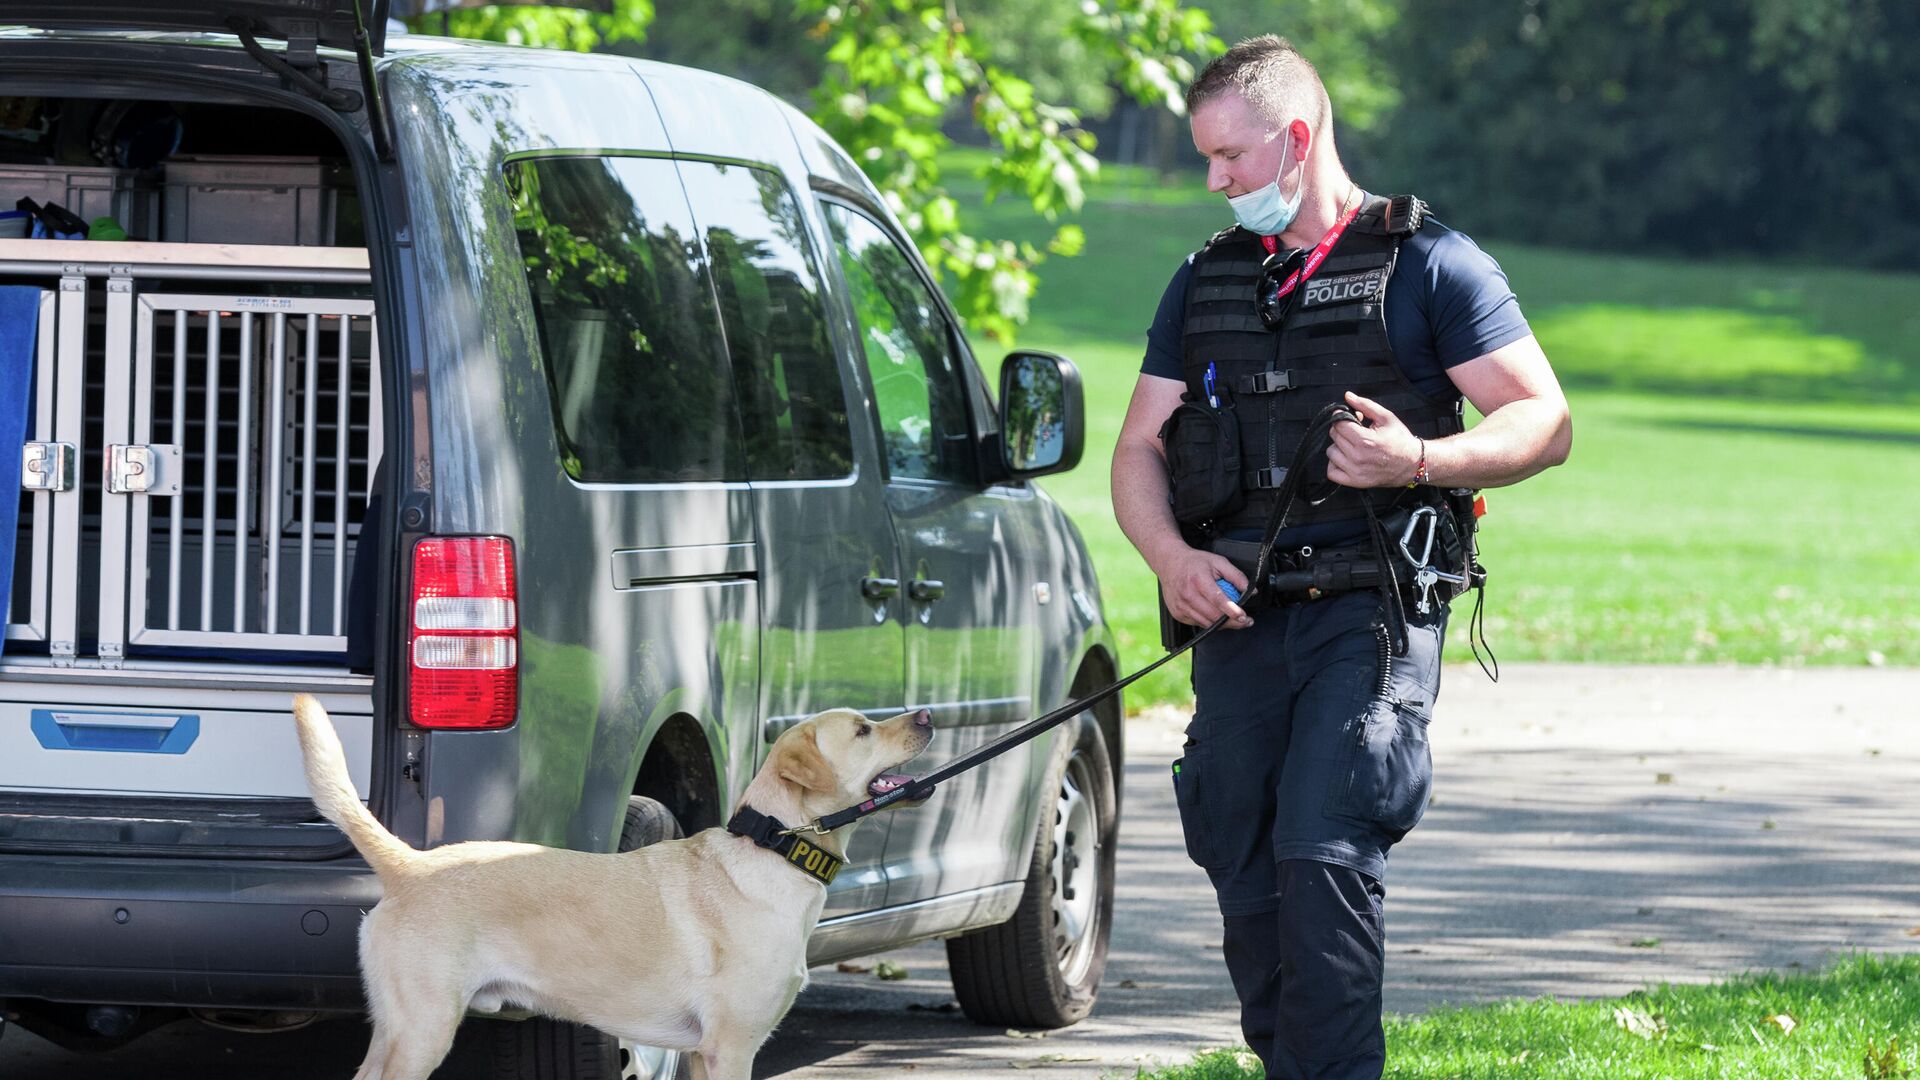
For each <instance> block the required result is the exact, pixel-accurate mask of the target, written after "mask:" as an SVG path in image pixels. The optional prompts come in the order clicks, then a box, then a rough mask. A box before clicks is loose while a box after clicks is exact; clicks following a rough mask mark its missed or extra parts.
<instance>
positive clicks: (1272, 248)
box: [1260, 205, 1360, 300]
mask: <svg viewBox="0 0 1920 1080" xmlns="http://www.w3.org/2000/svg"><path fill="white" fill-rule="evenodd" d="M1359 214H1360V207H1359V206H1357V205H1356V206H1355V207H1354V208H1353V209H1351V210H1349V211H1347V212H1346V215H1345V216H1343V217H1342V218H1341V219H1340V220H1339V221H1336V222H1334V223H1333V228H1331V229H1328V230H1327V235H1325V236H1323V237H1321V238H1320V242H1319V243H1318V244H1315V245H1314V246H1313V251H1312V253H1311V254H1309V255H1308V256H1307V261H1306V264H1305V265H1304V266H1302V267H1300V269H1298V270H1295V271H1294V272H1293V273H1291V274H1289V275H1287V280H1285V281H1283V282H1281V283H1280V291H1279V292H1277V293H1274V299H1276V300H1277V299H1279V298H1280V297H1282V296H1285V295H1287V294H1288V293H1290V292H1292V291H1293V290H1294V289H1295V288H1296V287H1298V286H1300V285H1302V284H1304V283H1305V282H1306V280H1307V279H1308V278H1310V277H1312V276H1313V272H1314V271H1315V270H1318V269H1320V264H1321V263H1323V262H1326V261H1327V253H1328V252H1329V251H1332V250H1333V245H1335V244H1337V243H1339V242H1340V234H1341V233H1344V232H1346V231H1347V223H1348V222H1351V221H1352V220H1353V219H1354V218H1355V217H1357V216H1359ZM1260 243H1261V244H1263V245H1265V246H1266V249H1267V254H1269V255H1274V254H1277V253H1279V251H1280V238H1279V237H1277V236H1263V237H1261V238H1260Z"/></svg>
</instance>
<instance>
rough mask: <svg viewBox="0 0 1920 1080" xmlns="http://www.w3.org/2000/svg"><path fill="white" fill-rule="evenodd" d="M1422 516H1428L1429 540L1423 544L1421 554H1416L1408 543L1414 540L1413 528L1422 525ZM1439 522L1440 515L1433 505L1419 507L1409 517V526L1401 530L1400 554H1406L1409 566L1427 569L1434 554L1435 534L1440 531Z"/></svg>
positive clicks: (1416, 568)
mask: <svg viewBox="0 0 1920 1080" xmlns="http://www.w3.org/2000/svg"><path fill="white" fill-rule="evenodd" d="M1422 517H1424V518H1426V522H1427V542H1426V543H1425V544H1424V545H1422V546H1421V548H1420V554H1419V555H1417V556H1416V555H1414V553H1413V552H1412V550H1410V549H1409V547H1408V545H1409V544H1411V543H1412V542H1413V530H1415V529H1417V528H1419V527H1420V519H1421V518H1422ZM1439 524H1440V515H1439V514H1438V513H1437V512H1435V510H1434V508H1433V507H1431V506H1422V507H1419V508H1417V509H1415V510H1414V511H1413V513H1412V515H1410V516H1409V517H1408V518H1407V527H1406V528H1404V529H1402V530H1400V554H1402V555H1404V556H1406V559H1407V565H1408V566H1411V567H1413V568H1414V569H1415V570H1424V569H1426V566H1427V560H1428V559H1429V558H1430V557H1431V556H1432V555H1433V535H1434V533H1435V532H1437V531H1439Z"/></svg>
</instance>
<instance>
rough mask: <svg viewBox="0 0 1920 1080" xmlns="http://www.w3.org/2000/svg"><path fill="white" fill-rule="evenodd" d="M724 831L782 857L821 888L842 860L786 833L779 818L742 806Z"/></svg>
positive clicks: (844, 861) (836, 870)
mask: <svg viewBox="0 0 1920 1080" xmlns="http://www.w3.org/2000/svg"><path fill="white" fill-rule="evenodd" d="M727 831H728V832H730V833H732V834H733V835H735V836H744V837H746V838H747V839H749V840H751V841H753V842H754V843H756V844H758V845H760V846H761V847H763V848H766V849H767V850H768V851H777V852H779V853H780V854H781V855H784V856H786V859H787V862H788V863H789V864H791V865H792V866H793V867H795V868H796V869H798V870H801V871H802V872H804V873H805V874H806V875H807V876H808V877H810V878H813V879H814V880H815V881H818V882H819V883H820V884H822V885H831V884H833V879H834V876H835V875H837V874H839V873H840V868H841V867H842V866H845V865H846V862H847V861H846V860H845V859H842V858H841V857H840V856H838V855H835V854H834V853H833V852H831V851H828V850H826V849H825V848H823V847H821V846H820V845H818V844H815V843H812V842H810V841H806V840H802V839H800V838H799V837H798V836H795V835H793V834H792V833H790V832H788V831H787V827H786V825H784V824H783V823H781V821H780V819H779V818H774V817H768V816H767V815H765V814H763V813H761V812H760V811H758V810H755V809H753V808H752V807H747V806H743V807H741V808H740V812H739V813H737V814H735V815H733V820H732V821H729V822H727Z"/></svg>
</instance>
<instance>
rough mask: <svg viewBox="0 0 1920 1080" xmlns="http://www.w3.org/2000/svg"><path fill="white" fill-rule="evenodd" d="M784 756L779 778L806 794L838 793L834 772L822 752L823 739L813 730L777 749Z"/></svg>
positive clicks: (781, 759) (807, 730)
mask: <svg viewBox="0 0 1920 1080" xmlns="http://www.w3.org/2000/svg"><path fill="white" fill-rule="evenodd" d="M776 749H777V750H778V752H779V753H780V763H779V766H778V772H777V775H778V776H779V777H780V779H782V780H785V781H787V782H788V783H791V784H793V785H795V786H797V787H799V788H801V789H803V790H806V791H824V792H831V791H833V790H834V783H833V770H832V769H831V768H829V767H828V765H827V758H826V755H825V754H822V753H821V752H820V738H819V735H818V734H817V733H815V731H814V730H813V728H812V727H808V728H807V729H806V730H805V731H803V732H801V733H800V734H799V735H798V736H796V737H794V738H792V739H788V740H787V741H786V742H785V743H784V744H782V745H781V746H779V747H777V748H776Z"/></svg>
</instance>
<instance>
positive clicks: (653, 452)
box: [506, 157, 747, 483]
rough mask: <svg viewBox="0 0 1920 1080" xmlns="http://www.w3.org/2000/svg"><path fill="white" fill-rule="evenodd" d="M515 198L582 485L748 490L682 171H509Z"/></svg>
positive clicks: (545, 163)
mask: <svg viewBox="0 0 1920 1080" xmlns="http://www.w3.org/2000/svg"><path fill="white" fill-rule="evenodd" d="M506 181H507V190H508V193H509V195H510V197H511V198H512V203H513V217H514V229H515V231H516V232H517V233H518V235H519V239H520V256H521V258H522V259H523V260H524V262H525V264H526V270H527V285H528V287H529V288H530V289H531V291H532V293H533V307H534V316H535V321H536V322H537V324H538V329H539V335H540V351H541V353H542V355H543V356H544V357H545V359H546V364H545V367H546V372H547V384H548V389H549V391H550V396H551V398H552V402H553V417H554V428H555V434H556V435H557V437H558V438H559V441H560V450H561V458H562V462H563V464H564V465H565V467H566V470H567V474H568V475H569V476H572V477H573V478H574V479H576V480H584V481H600V482H613V483H673V482H681V483H685V482H692V481H714V480H743V479H746V476H747V461H746V454H745V451H744V449H743V443H742V440H741V437H740V419H739V413H738V409H737V406H736V403H735V400H734V389H733V380H732V377H731V373H730V369H729V366H728V363H727V357H726V352H725V348H724V345H723V342H724V339H723V338H722V336H721V331H720V321H719V317H718V314H717V313H716V310H715V307H714V299H713V291H712V289H711V288H710V286H709V284H708V278H707V274H706V268H705V266H704V265H703V259H702V256H701V245H700V238H699V233H698V231H697V230H696V229H695V227H694V223H693V218H692V215H691V214H690V213H689V211H688V209H687V201H686V198H685V197H684V196H683V195H682V194H681V190H680V181H679V178H678V176H677V175H676V174H675V169H674V163H673V162H671V161H666V160H658V159H651V158H623V157H607V158H594V157H556V158H537V159H527V160H521V161H514V162H510V163H508V165H507V170H506Z"/></svg>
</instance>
